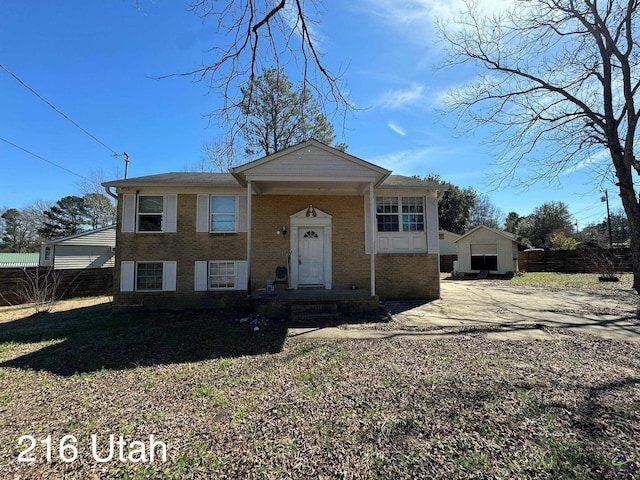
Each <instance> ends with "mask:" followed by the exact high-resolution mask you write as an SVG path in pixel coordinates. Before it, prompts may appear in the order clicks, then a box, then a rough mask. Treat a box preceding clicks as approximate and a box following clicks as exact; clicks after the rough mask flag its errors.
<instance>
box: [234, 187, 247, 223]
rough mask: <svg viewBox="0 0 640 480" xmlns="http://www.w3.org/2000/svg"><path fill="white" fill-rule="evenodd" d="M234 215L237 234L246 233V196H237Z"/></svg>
mask: <svg viewBox="0 0 640 480" xmlns="http://www.w3.org/2000/svg"><path fill="white" fill-rule="evenodd" d="M236 214H237V215H238V217H237V218H238V227H237V228H238V232H246V231H247V228H248V224H247V196H246V195H239V196H238V200H237V202H236Z"/></svg>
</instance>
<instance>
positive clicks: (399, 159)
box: [370, 146, 459, 175]
mask: <svg viewBox="0 0 640 480" xmlns="http://www.w3.org/2000/svg"><path fill="white" fill-rule="evenodd" d="M458 154H459V153H458ZM455 155H457V154H456V152H454V151H452V149H451V148H448V147H442V146H436V147H423V148H413V149H408V150H400V151H397V152H389V153H385V154H383V155H378V156H377V157H374V158H372V159H370V161H372V162H373V163H375V164H376V165H380V166H382V167H384V168H388V169H389V170H392V171H393V173H397V174H399V175H416V174H418V175H419V174H426V173H429V170H428V169H425V167H426V166H428V165H434V164H437V163H440V162H442V161H443V160H445V159H446V158H449V157H454V156H455Z"/></svg>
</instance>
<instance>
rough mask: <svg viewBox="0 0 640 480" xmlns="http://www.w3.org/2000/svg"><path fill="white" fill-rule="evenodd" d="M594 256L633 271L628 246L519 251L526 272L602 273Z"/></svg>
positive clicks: (617, 266)
mask: <svg viewBox="0 0 640 480" xmlns="http://www.w3.org/2000/svg"><path fill="white" fill-rule="evenodd" d="M594 256H598V257H600V258H601V259H607V260H608V261H609V262H610V264H611V266H612V268H613V270H615V271H616V272H631V271H633V269H632V266H631V250H630V249H628V248H615V249H606V248H579V249H578V250H544V251H533V252H518V268H519V269H520V270H521V271H525V272H563V273H602V271H601V268H600V267H599V265H598V261H596V260H595V258H594Z"/></svg>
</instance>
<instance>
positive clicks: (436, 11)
mask: <svg viewBox="0 0 640 480" xmlns="http://www.w3.org/2000/svg"><path fill="white" fill-rule="evenodd" d="M477 2H478V7H479V8H480V10H481V11H484V12H487V13H496V12H499V11H501V10H504V9H506V8H508V7H509V6H510V5H512V4H513V0H477ZM360 5H361V7H362V8H363V9H364V10H365V12H367V13H368V14H369V15H372V16H373V17H377V18H379V19H381V20H382V21H383V22H384V23H387V24H388V25H390V26H391V27H393V28H395V29H396V30H398V31H399V32H400V34H402V35H404V36H405V37H406V38H407V39H409V40H410V41H412V42H413V43H416V44H418V45H424V46H432V45H433V42H434V40H436V38H437V35H436V29H435V21H436V19H437V20H439V21H442V22H445V23H448V22H452V21H455V19H456V18H459V17H460V14H461V12H462V11H464V10H465V5H464V0H391V1H390V0H360Z"/></svg>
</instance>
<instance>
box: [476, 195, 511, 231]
mask: <svg viewBox="0 0 640 480" xmlns="http://www.w3.org/2000/svg"><path fill="white" fill-rule="evenodd" d="M503 223H504V213H502V210H500V209H499V208H498V207H496V206H495V205H494V204H493V203H492V202H491V199H490V198H489V196H488V195H485V194H483V193H476V194H475V202H474V204H473V205H472V206H471V208H470V211H469V229H472V228H475V227H477V226H478V225H484V226H486V227H490V228H496V229H500V225H502V224H503Z"/></svg>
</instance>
